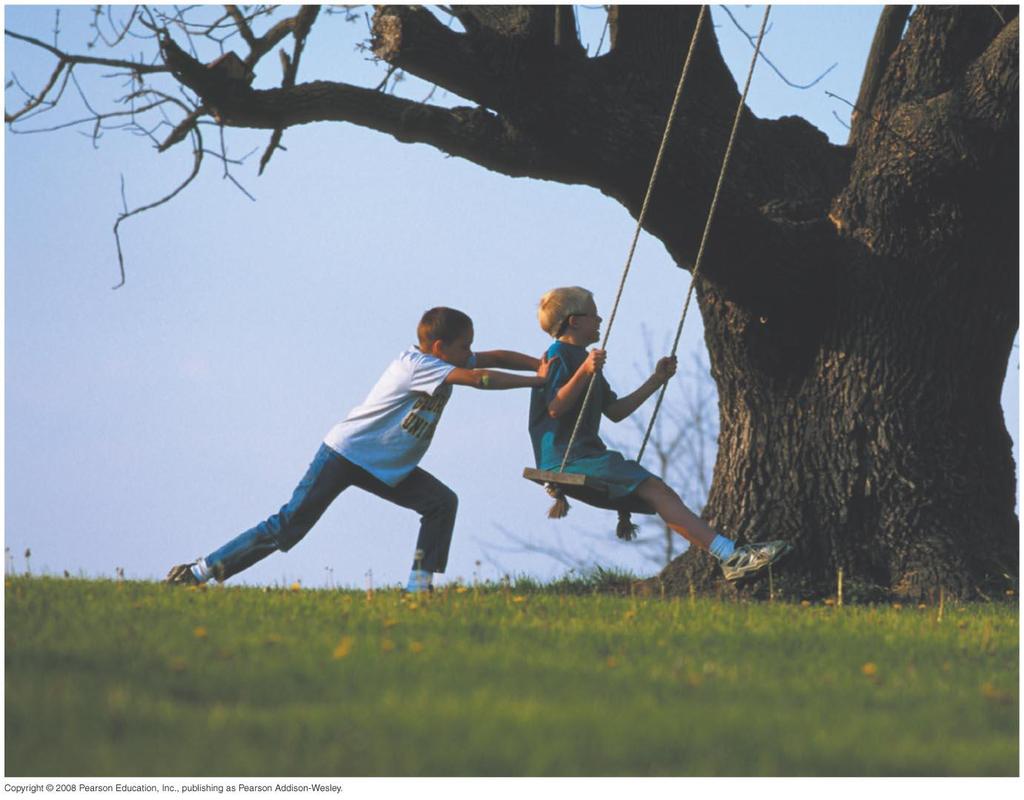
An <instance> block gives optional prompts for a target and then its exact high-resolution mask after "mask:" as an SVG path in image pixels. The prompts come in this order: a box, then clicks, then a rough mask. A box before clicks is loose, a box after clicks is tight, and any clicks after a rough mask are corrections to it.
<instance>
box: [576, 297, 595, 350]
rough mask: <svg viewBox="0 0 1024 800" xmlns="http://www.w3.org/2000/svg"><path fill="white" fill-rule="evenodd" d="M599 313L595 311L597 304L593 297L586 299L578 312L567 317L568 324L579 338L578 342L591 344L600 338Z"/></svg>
mask: <svg viewBox="0 0 1024 800" xmlns="http://www.w3.org/2000/svg"><path fill="white" fill-rule="evenodd" d="M602 321H603V320H602V319H601V315H600V314H598V313H597V304H596V303H595V302H594V300H593V298H591V299H590V300H588V301H587V304H586V305H585V306H584V307H583V311H582V313H580V314H573V315H571V316H570V317H569V325H570V327H571V328H572V331H573V333H574V334H575V335H576V337H577V338H579V339H580V340H581V341H580V344H585V345H586V344H593V343H594V342H598V341H600V340H601V322H602Z"/></svg>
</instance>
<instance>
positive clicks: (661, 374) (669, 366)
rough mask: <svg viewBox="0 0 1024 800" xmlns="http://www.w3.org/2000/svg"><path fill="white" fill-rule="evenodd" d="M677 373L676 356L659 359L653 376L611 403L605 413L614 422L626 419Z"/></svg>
mask: <svg viewBox="0 0 1024 800" xmlns="http://www.w3.org/2000/svg"><path fill="white" fill-rule="evenodd" d="M675 374H676V357H675V356H665V358H662V359H659V360H658V364H657V366H656V367H655V368H654V372H653V373H652V374H651V377H649V378H648V379H647V380H645V381H644V382H643V383H642V384H640V387H639V388H638V389H637V390H636V391H634V392H633V393H632V394H627V395H626V396H625V397H620V398H618V399H617V400H615V401H614V402H612V403H609V404H608V408H606V409H605V412H604V415H605V416H606V417H608V419H610V420H611V421H612V422H619V421H620V420H624V419H625V418H626V417H628V416H629V415H630V414H632V413H633V412H634V411H636V410H637V409H638V408H640V406H641V405H643V402H644V401H645V400H646V399H647V398H648V397H650V396H651V395H652V394H654V393H655V392H656V391H658V389H660V388H661V385H662V384H664V383H668V379H669V378H671V377H672V376H673V375H675Z"/></svg>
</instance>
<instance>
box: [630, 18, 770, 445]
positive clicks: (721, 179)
mask: <svg viewBox="0 0 1024 800" xmlns="http://www.w3.org/2000/svg"><path fill="white" fill-rule="evenodd" d="M771 10H772V7H771V6H767V7H766V8H765V10H764V18H763V19H762V20H761V32H760V33H759V34H758V35H757V44H756V45H755V46H754V58H753V60H752V61H751V62H750V71H749V72H748V73H747V82H746V84H744V86H743V94H742V95H741V96H740V102H739V105H738V106H737V107H736V116H735V117H734V118H733V121H732V132H731V133H730V134H729V144H728V146H727V147H726V148H725V156H724V157H723V158H722V169H721V171H720V172H719V174H718V185H717V186H715V194H714V196H713V197H712V199H711V208H710V210H709V211H708V218H707V221H706V222H705V223H704V233H703V235H702V236H701V238H700V247H699V248H698V249H697V260H696V261H695V262H694V264H693V273H692V275H691V277H690V288H689V289H687V291H686V302H684V303H683V315H682V317H681V318H680V319H679V326H678V327H677V328H676V338H675V341H674V342H673V343H672V355H673V356H675V354H676V350H678V349H679V339H680V338H681V337H682V335H683V324H684V323H685V322H686V312H687V311H688V310H689V308H690V298H691V297H692V296H693V289H694V286H696V283H697V273H698V272H700V265H701V260H702V259H703V258H704V246H705V245H706V244H707V242H708V232H709V231H710V230H711V220H713V219H714V217H715V209H716V208H717V206H718V195H719V194H720V193H721V191H722V184H724V183H725V171H726V169H727V168H728V167H729V158H730V157H731V156H732V146H733V144H734V143H735V141H736V131H737V130H738V129H739V127H740V117H742V116H743V106H744V104H745V103H746V101H747V91H748V90H749V89H750V80H751V78H753V77H754V67H755V66H757V56H758V55H759V54H760V52H761V40H762V39H764V31H765V26H766V25H767V24H768V14H769V13H770V12H771ZM667 388H668V384H667V383H663V384H662V385H661V390H660V391H659V392H658V400H657V402H656V403H655V405H654V413H653V414H651V421H650V422H649V423H648V424H647V432H646V433H644V440H643V443H642V444H641V445H640V452H639V454H637V457H636V460H637V463H639V462H640V459H642V458H643V457H644V450H645V449H646V448H647V442H648V440H649V439H650V438H651V431H652V430H654V420H655V418H656V417H657V416H658V411H659V410H660V409H661V402H662V400H664V399H665V390H666V389H667Z"/></svg>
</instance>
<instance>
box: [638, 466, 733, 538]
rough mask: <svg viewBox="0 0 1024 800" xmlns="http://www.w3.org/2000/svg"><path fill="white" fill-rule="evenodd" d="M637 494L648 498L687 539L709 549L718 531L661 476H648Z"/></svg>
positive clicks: (667, 523) (664, 517)
mask: <svg viewBox="0 0 1024 800" xmlns="http://www.w3.org/2000/svg"><path fill="white" fill-rule="evenodd" d="M636 493H637V496H638V497H640V498H641V499H642V500H646V501H647V502H648V503H650V504H651V506H652V507H653V508H654V510H655V512H656V513H657V514H658V516H659V517H661V518H662V519H663V520H665V524H666V525H668V526H669V527H670V528H671V529H672V530H674V531H675V532H676V533H678V534H680V535H681V536H682V537H683V538H685V539H686V540H687V541H689V542H692V543H693V544H695V545H697V546H698V547H701V548H703V549H704V550H707V549H709V548H710V547H711V542H712V541H714V538H715V536H717V535H718V533H717V532H716V531H715V530H714V529H713V528H711V527H709V526H708V524H707V523H706V522H705V521H704V520H702V519H701V518H700V517H698V516H697V515H696V514H694V513H693V512H692V511H690V509H688V508H687V507H686V506H685V505H684V504H683V501H682V500H681V499H680V497H679V495H678V494H676V493H675V490H673V489H672V487H671V486H669V485H668V484H667V483H665V482H664V481H663V480H661V479H660V478H648V479H647V480H645V481H644V482H643V483H641V484H640V486H639V487H638V488H637V490H636Z"/></svg>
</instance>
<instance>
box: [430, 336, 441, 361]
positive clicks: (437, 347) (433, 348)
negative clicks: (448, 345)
mask: <svg viewBox="0 0 1024 800" xmlns="http://www.w3.org/2000/svg"><path fill="white" fill-rule="evenodd" d="M443 346H444V344H443V343H442V342H441V340H440V339H434V341H432V342H431V343H430V350H429V353H430V355H432V356H436V357H437V358H441V357H442V356H443V355H444V353H443V351H442V349H441V348H442V347H443Z"/></svg>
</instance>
